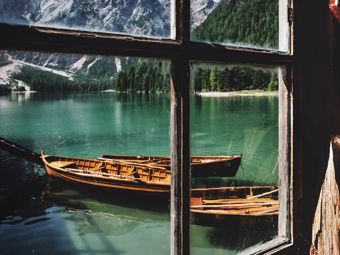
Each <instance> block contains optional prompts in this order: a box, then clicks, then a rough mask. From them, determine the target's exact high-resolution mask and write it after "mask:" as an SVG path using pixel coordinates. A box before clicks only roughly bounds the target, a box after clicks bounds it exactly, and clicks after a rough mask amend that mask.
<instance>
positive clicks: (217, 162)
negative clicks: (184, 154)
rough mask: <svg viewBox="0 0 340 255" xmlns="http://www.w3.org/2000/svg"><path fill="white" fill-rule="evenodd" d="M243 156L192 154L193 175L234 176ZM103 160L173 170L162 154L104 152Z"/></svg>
mask: <svg viewBox="0 0 340 255" xmlns="http://www.w3.org/2000/svg"><path fill="white" fill-rule="evenodd" d="M241 158H242V156H240V155H236V156H192V157H191V176H192V177H233V176H235V175H236V173H237V170H238V168H239V166H240V163H241ZM99 159H101V160H112V161H113V162H129V163H137V164H144V165H148V166H159V167H164V168H166V169H167V170H171V164H170V157H162V156H131V155H109V154H104V155H103V156H102V157H101V158H99Z"/></svg>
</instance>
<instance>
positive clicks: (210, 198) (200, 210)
mask: <svg viewBox="0 0 340 255" xmlns="http://www.w3.org/2000/svg"><path fill="white" fill-rule="evenodd" d="M190 208H191V214H192V220H193V222H194V223H197V224H202V225H206V224H208V225H211V223H212V222H219V223H224V224H227V225H230V224H231V225H236V224H243V223H242V222H256V221H260V222H264V221H268V220H269V221H271V222H272V223H273V224H274V225H277V223H275V222H277V217H278V210H279V202H278V189H277V188H275V187H273V186H245V187H222V188H204V189H192V190H191V205H190ZM273 224H272V225H273Z"/></svg>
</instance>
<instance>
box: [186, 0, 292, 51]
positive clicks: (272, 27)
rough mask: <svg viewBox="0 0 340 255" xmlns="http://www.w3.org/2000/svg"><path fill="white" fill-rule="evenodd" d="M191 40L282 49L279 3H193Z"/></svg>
mask: <svg viewBox="0 0 340 255" xmlns="http://www.w3.org/2000/svg"><path fill="white" fill-rule="evenodd" d="M286 6H287V5H286ZM286 20H287V19H286ZM280 29H283V27H282V28H280ZM285 37H286V35H285ZM191 38H192V39H193V40H195V41H207V42H214V43H223V44H228V45H236V46H244V47H256V48H258V47H259V48H270V49H278V48H279V1H278V0H276V1H271V0H259V1H253V0H245V1H244V0H234V1H230V0H218V1H200V0H191ZM284 40H287V38H285V39H284ZM280 49H282V47H281V46H280ZM282 50H286V48H284V49H282Z"/></svg>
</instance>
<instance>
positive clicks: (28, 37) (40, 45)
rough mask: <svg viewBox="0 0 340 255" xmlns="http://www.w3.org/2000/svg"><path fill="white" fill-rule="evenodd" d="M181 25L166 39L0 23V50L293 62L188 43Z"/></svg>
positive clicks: (272, 54)
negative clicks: (179, 28)
mask: <svg viewBox="0 0 340 255" xmlns="http://www.w3.org/2000/svg"><path fill="white" fill-rule="evenodd" d="M186 9H187V7H186ZM186 12H187V11H186ZM177 19H178V17H177ZM184 25H185V26H186V27H187V28H186V30H185V33H184V28H182V30H181V31H182V32H183V33H184V34H185V36H182V37H180V36H179V35H177V36H178V37H179V40H170V39H161V38H145V37H133V36H128V35H113V34H107V33H94V32H93V33H91V32H84V31H71V30H67V29H56V28H45V27H28V26H17V25H8V24H0V37H1V41H0V49H3V50H23V51H43V52H60V53H78V54H95V55H98V54H102V55H114V56H136V57H153V58H167V59H171V58H173V57H175V56H183V57H186V58H188V59H190V60H196V61H202V62H211V61H214V62H221V63H249V64H268V65H280V64H285V63H291V62H292V61H293V57H292V56H291V55H289V54H288V53H284V52H277V51H276V50H263V49H251V48H243V47H231V46H225V45H220V44H212V43H205V42H192V41H189V38H188V37H190V28H188V25H189V24H185V23H184V21H183V22H182V23H181V26H180V27H182V26H184Z"/></svg>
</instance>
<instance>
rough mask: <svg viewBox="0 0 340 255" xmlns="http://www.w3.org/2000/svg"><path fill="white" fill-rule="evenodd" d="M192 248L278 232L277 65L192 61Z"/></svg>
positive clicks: (252, 240)
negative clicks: (216, 63) (220, 63)
mask: <svg viewBox="0 0 340 255" xmlns="http://www.w3.org/2000/svg"><path fill="white" fill-rule="evenodd" d="M191 82H192V94H191V102H190V103H191V154H192V155H191V156H192V165H191V175H192V183H191V184H192V190H191V222H192V225H191V238H192V242H191V251H192V254H208V253H209V254H225V252H226V251H227V254H234V253H236V252H238V251H241V250H243V249H245V248H248V247H250V246H253V245H256V244H258V243H263V242H266V241H269V240H271V239H273V238H275V237H276V236H277V235H278V211H279V210H278V209H279V201H278V172H279V167H278V151H279V139H278V137H279V128H278V115H279V110H278V107H279V105H280V104H279V99H278V87H279V85H278V84H279V81H278V68H266V67H252V66H245V65H232V64H230V65H208V64H197V63H194V64H192V66H191Z"/></svg>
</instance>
